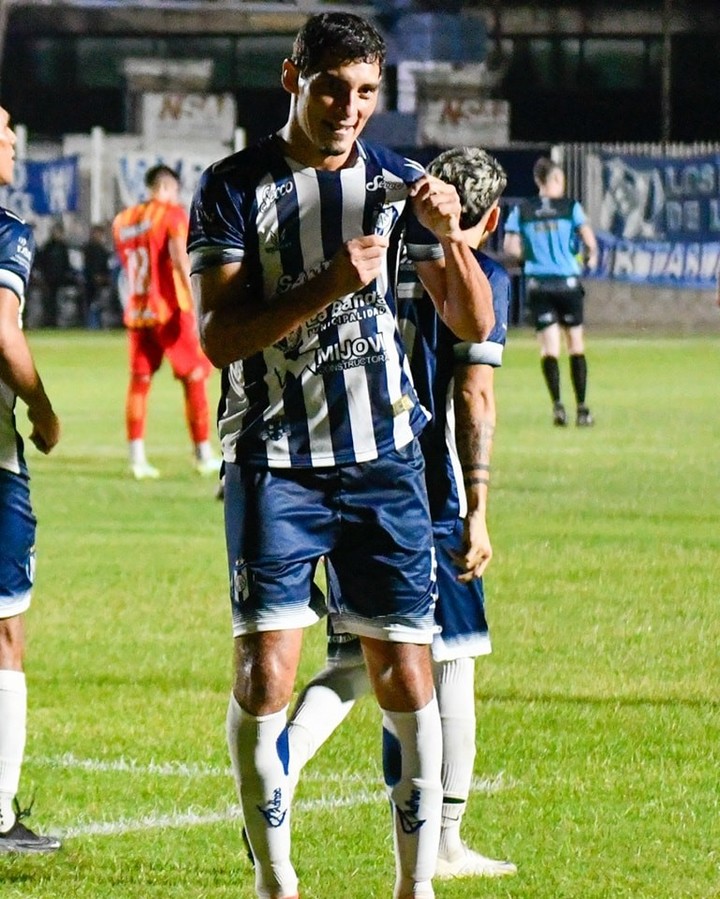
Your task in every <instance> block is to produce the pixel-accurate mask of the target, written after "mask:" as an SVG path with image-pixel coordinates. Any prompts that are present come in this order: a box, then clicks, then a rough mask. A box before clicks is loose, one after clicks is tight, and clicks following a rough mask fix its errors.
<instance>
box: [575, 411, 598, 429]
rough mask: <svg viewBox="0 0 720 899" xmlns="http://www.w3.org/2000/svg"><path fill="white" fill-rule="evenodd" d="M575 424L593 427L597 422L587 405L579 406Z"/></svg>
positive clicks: (580, 426)
mask: <svg viewBox="0 0 720 899" xmlns="http://www.w3.org/2000/svg"><path fill="white" fill-rule="evenodd" d="M575 424H576V425H577V426H578V427H579V428H591V427H592V426H593V425H594V424H595V419H594V418H593V417H592V415H591V414H590V410H589V409H588V407H587V406H578V408H577V418H576V419H575Z"/></svg>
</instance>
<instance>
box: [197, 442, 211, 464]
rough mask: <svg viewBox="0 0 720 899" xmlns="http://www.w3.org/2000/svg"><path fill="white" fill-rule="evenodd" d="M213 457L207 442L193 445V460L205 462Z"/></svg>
mask: <svg viewBox="0 0 720 899" xmlns="http://www.w3.org/2000/svg"><path fill="white" fill-rule="evenodd" d="M214 455H215V454H214V453H213V451H212V446H211V445H210V441H209V440H203V441H202V442H201V443H196V444H195V458H196V459H197V460H198V462H207V461H208V459H212V458H213V457H214Z"/></svg>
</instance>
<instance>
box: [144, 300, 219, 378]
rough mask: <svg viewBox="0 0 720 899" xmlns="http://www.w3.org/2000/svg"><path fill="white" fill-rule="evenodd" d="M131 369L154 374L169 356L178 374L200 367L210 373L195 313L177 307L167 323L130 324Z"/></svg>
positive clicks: (174, 371)
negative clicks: (151, 325)
mask: <svg viewBox="0 0 720 899" xmlns="http://www.w3.org/2000/svg"><path fill="white" fill-rule="evenodd" d="M128 338H129V349H130V372H131V374H133V375H153V374H155V372H156V371H157V370H158V369H159V368H160V365H161V363H162V360H163V356H167V358H168V361H169V362H170V365H171V366H172V370H173V374H174V375H175V377H176V378H179V379H183V378H186V377H187V376H188V375H189V374H191V373H192V372H194V371H196V370H197V369H198V368H200V369H201V370H202V371H203V373H204V374H205V376H206V377H207V376H208V375H209V374H210V372H211V371H212V365H211V364H210V361H209V360H208V358H207V356H206V355H205V354H204V353H203V351H202V347H201V346H200V338H199V337H198V333H197V324H196V322H195V316H194V315H191V314H189V313H187V312H180V310H178V311H177V312H176V313H175V314H174V315H173V316H172V318H171V319H170V320H169V321H167V322H165V324H164V325H157V326H156V327H154V328H128Z"/></svg>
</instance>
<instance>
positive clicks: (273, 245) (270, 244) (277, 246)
mask: <svg viewBox="0 0 720 899" xmlns="http://www.w3.org/2000/svg"><path fill="white" fill-rule="evenodd" d="M292 246H293V243H292V239H291V238H290V237H289V236H288V234H287V232H286V231H285V229H283V230H282V231H271V232H270V233H269V234H268V236H267V240H266V241H265V252H266V253H279V252H280V251H281V250H287V249H289V248H290V247H292Z"/></svg>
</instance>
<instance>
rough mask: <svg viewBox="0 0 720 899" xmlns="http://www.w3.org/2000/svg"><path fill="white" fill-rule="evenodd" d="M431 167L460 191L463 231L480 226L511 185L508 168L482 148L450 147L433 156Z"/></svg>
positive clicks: (432, 172) (435, 173)
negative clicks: (484, 217)
mask: <svg viewBox="0 0 720 899" xmlns="http://www.w3.org/2000/svg"><path fill="white" fill-rule="evenodd" d="M427 170H428V172H429V173H430V174H431V175H434V176H435V177H436V178H440V180H441V181H445V182H447V183H448V184H452V185H453V186H454V187H455V190H456V191H457V192H458V196H459V197H460V205H461V207H462V213H461V214H460V227H461V228H462V229H463V231H465V230H467V229H468V228H472V227H474V226H475V225H477V223H478V222H479V221H480V219H481V218H482V217H483V216H484V215H485V213H486V212H487V211H488V209H490V207H491V206H492V204H493V203H494V202H495V201H496V200H497V199H498V197H499V196H500V194H502V192H503V191H504V190H505V187H506V186H507V175H506V174H505V169H504V168H503V167H502V166H501V165H500V163H499V162H498V161H497V159H495V157H494V156H491V155H490V154H489V153H488V152H487V150H483V149H481V148H480V147H454V148H453V149H452V150H446V151H445V152H444V153H441V154H440V155H439V156H436V157H435V159H433V161H432V162H431V163H430V165H429V166H428V167H427Z"/></svg>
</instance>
